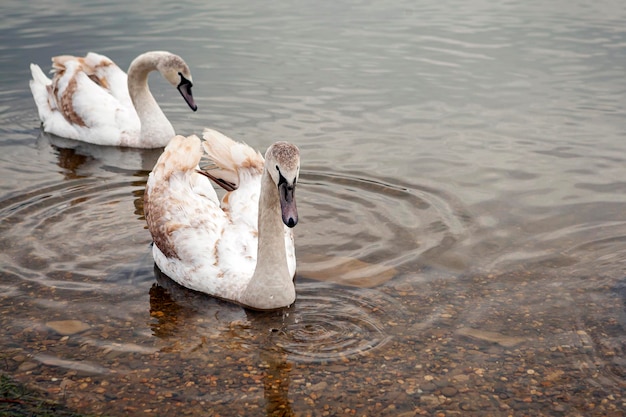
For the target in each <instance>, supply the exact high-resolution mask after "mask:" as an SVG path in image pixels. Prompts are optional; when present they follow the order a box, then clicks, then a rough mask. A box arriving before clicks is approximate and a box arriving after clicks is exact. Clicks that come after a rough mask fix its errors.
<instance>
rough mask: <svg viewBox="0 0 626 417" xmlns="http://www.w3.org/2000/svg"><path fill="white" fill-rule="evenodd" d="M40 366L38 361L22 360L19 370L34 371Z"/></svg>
mask: <svg viewBox="0 0 626 417" xmlns="http://www.w3.org/2000/svg"><path fill="white" fill-rule="evenodd" d="M38 366H39V363H37V362H22V364H20V366H19V367H18V368H17V370H18V371H19V372H28V371H32V370H33V369H35V368H36V367H38Z"/></svg>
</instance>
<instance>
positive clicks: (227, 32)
mask: <svg viewBox="0 0 626 417" xmlns="http://www.w3.org/2000/svg"><path fill="white" fill-rule="evenodd" d="M0 10H2V11H3V13H2V17H0V39H2V41H0V48H1V50H2V53H1V54H0V63H1V64H2V66H3V68H5V71H3V72H2V75H1V76H0V84H1V86H2V88H0V91H1V92H0V147H1V150H2V151H1V152H0V177H1V178H2V180H1V181H0V190H1V194H0V215H1V219H2V220H1V223H0V231H1V233H0V260H1V263H0V265H1V267H0V288H1V289H2V291H1V292H0V311H1V313H2V314H1V315H0V320H1V323H0V324H1V326H2V328H3V329H4V332H3V336H2V337H1V338H0V352H2V354H1V357H2V359H3V361H2V362H3V365H2V371H3V372H6V373H8V374H10V375H11V376H13V377H15V378H17V379H18V380H20V381H22V382H26V383H29V384H32V385H34V386H36V387H38V388H40V389H41V390H43V391H44V392H46V393H47V395H49V396H50V397H52V398H56V399H64V400H65V401H67V403H68V405H70V406H71V407H74V408H76V409H78V410H80V411H87V412H95V413H107V414H110V415H182V414H184V413H187V414H188V415H203V416H204V415H232V414H233V413H234V414H237V415H262V414H268V415H294V414H295V415H343V414H350V415H402V416H412V415H420V414H426V415H435V414H437V413H438V412H439V413H443V415H459V414H461V415H481V416H482V415H510V414H514V415H518V414H519V415H524V414H531V415H564V416H565V415H567V416H575V415H585V416H586V415H621V414H620V413H621V412H622V411H621V410H623V408H624V407H625V405H624V402H625V401H626V397H625V395H624V394H625V389H626V386H625V384H624V376H625V374H626V367H625V365H626V362H625V359H624V358H625V357H626V356H625V347H626V338H625V337H624V334H625V333H624V326H625V324H626V311H625V308H626V298H625V297H626V281H625V280H624V274H623V267H624V261H625V260H626V212H625V211H624V210H623V207H624V203H625V201H626V196H625V193H624V191H626V185H625V184H626V183H625V182H624V178H626V171H625V168H624V167H625V166H626V164H625V160H624V159H625V158H624V155H626V140H625V139H626V122H625V120H626V117H625V116H626V114H625V113H626V111H625V108H626V84H625V83H624V67H625V66H626V29H625V28H624V25H623V22H624V20H625V19H626V9H624V7H623V6H622V5H621V3H619V2H614V1H610V0H602V1H600V2H595V3H594V4H587V3H586V2H582V1H575V2H573V3H572V2H563V1H556V2H551V3H549V4H546V3H545V2H524V3H519V4H518V3H514V2H499V3H493V2H482V1H473V2H470V3H467V2H456V1H446V2H439V3H437V4H430V3H426V2H417V3H416V2H408V1H402V0H394V1H392V2H385V3H384V4H382V3H380V4H379V3H376V2H360V1H348V2H340V3H337V2H325V1H323V2H316V3H310V4H309V3H306V2H297V1H288V2H284V1H280V2H264V3H263V4H262V5H261V4H259V5H255V4H248V3H246V2H237V1H235V2H233V1H229V2H209V3H206V2H188V3H176V4H173V3H167V2H160V3H155V2H141V1H140V2H134V3H132V4H127V3H124V2H109V3H107V4H106V5H105V4H88V3H84V2H81V1H65V2H58V1H55V2H43V1H42V2H30V3H29V2H27V3H24V2H16V1H9V2H5V3H4V4H3V6H1V7H0ZM153 49H166V50H170V51H172V52H175V53H177V54H179V55H181V56H182V57H183V58H184V59H185V60H186V61H187V63H188V64H189V66H190V67H191V70H192V73H193V78H194V95H195V97H196V102H197V104H198V106H199V110H198V112H197V113H192V112H190V111H189V110H188V108H187V106H186V105H185V104H184V103H183V101H182V100H181V99H180V96H179V94H178V92H176V91H173V90H172V89H171V88H170V87H169V86H168V85H166V83H165V82H164V80H162V79H160V78H159V77H158V76H156V75H155V76H153V77H151V79H150V86H151V88H152V90H153V92H154V94H155V96H156V97H157V100H158V101H159V103H160V104H161V106H162V108H163V109H164V111H165V112H166V114H167V116H168V117H169V119H170V120H171V121H172V123H173V125H174V127H175V129H176V130H177V132H178V133H180V134H185V135H187V134H192V133H195V134H199V133H201V131H202V129H203V128H204V127H212V128H215V129H218V130H221V131H222V132H224V133H226V134H227V135H229V136H231V137H233V138H236V139H239V140H243V141H245V142H247V143H248V144H250V145H251V146H253V147H255V148H257V149H260V150H264V149H265V148H266V147H267V146H268V145H269V144H270V143H272V142H273V141H275V140H289V141H291V142H293V143H295V144H297V145H298V146H299V147H300V149H301V153H302V174H301V185H300V186H299V189H298V200H299V201H298V207H299V209H300V220H301V221H300V223H299V224H298V226H297V228H296V229H295V233H296V244H297V254H298V276H297V283H298V286H297V291H298V300H297V302H296V303H295V304H294V305H293V306H292V307H290V308H289V309H285V310H284V311H279V312H273V313H263V314H259V313H252V312H249V311H246V310H243V309H241V308H240V307H238V306H234V305H231V304H228V303H225V302H222V301H218V300H215V299H212V298H210V297H207V296H205V295H202V294H198V293H194V292H192V291H189V290H186V289H184V288H182V287H180V286H178V285H176V284H174V283H173V282H172V281H171V280H169V279H168V278H167V277H165V276H163V275H161V274H160V273H159V271H158V270H155V268H154V264H153V261H152V257H151V252H150V244H151V242H150V236H149V233H148V232H147V230H146V228H145V219H144V217H143V189H144V187H145V182H146V179H147V175H148V173H149V172H150V170H151V168H152V166H153V165H154V162H155V161H156V159H157V158H158V156H159V154H160V152H161V150H160V149H157V150H134V149H119V148H106V147H97V146H90V145H86V144H79V143H76V142H73V141H68V140H64V139H62V138H57V137H53V136H50V135H47V134H45V133H43V132H41V130H40V128H39V121H38V117H37V112H36V109H35V106H34V103H33V101H32V97H31V95H30V91H29V88H28V80H29V78H30V74H29V71H28V65H29V64H30V63H31V62H34V63H37V64H39V65H40V66H42V67H43V68H44V69H47V68H48V67H49V62H50V61H49V59H50V57H51V56H53V55H58V54H68V53H71V54H85V53H87V52H88V51H92V50H93V51H97V52H100V53H104V54H106V55H108V56H109V57H110V58H112V59H113V60H115V61H116V62H117V63H118V64H119V65H120V66H121V67H122V68H126V67H127V66H128V64H129V63H130V61H131V60H132V59H133V58H134V57H135V56H136V55H138V54H139V53H141V52H144V51H147V50H153Z"/></svg>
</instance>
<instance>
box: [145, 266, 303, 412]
mask: <svg viewBox="0 0 626 417" xmlns="http://www.w3.org/2000/svg"><path fill="white" fill-rule="evenodd" d="M154 271H155V276H156V281H157V283H155V284H154V285H153V286H152V288H150V316H151V317H152V319H153V321H152V323H151V326H150V327H151V329H152V332H153V335H154V336H156V337H158V338H159V339H161V340H162V341H164V342H165V345H164V346H163V347H162V348H161V351H162V352H168V353H178V354H180V355H182V356H185V357H188V358H199V359H201V360H203V361H204V360H206V361H207V363H209V364H210V367H209V368H208V369H209V370H210V372H211V373H212V375H210V376H209V375H206V376H205V377H204V378H202V377H200V378H199V380H205V381H209V382H214V381H215V379H214V378H215V377H220V376H225V377H227V378H229V379H235V380H238V379H241V380H244V379H245V378H246V377H252V379H253V380H254V381H262V385H263V392H264V400H265V408H266V411H267V415H281V416H291V415H293V412H292V410H291V406H290V402H289V395H288V394H289V383H290V372H291V369H292V366H293V364H292V362H291V361H290V360H289V359H288V353H287V352H286V351H285V350H284V349H283V347H282V346H281V345H280V342H279V341H278V340H277V339H276V338H275V336H276V335H277V334H279V333H281V332H284V331H285V330H284V328H285V325H286V323H287V322H288V321H289V316H290V314H289V312H290V310H292V309H293V307H292V308H289V309H284V310H281V311H279V312H258V311H250V310H246V309H244V308H242V307H240V306H238V305H235V304H232V303H229V302H225V301H221V300H218V299H215V298H213V297H210V296H207V295H205V294H201V293H197V292H195V291H192V290H189V289H186V288H184V287H182V286H180V285H178V284H177V283H175V282H174V281H172V280H171V279H170V278H168V277H167V276H166V275H164V274H163V273H161V271H160V270H159V269H158V268H157V267H156V266H155V268H154ZM238 353H239V354H240V355H237V354H238ZM251 353H253V355H251ZM237 356H240V359H239V360H234V361H233V359H232V358H235V359H236V357H237ZM244 358H246V360H243V359H244ZM229 361H230V362H231V363H230V364H229V363H228V362H229ZM242 365H244V366H242ZM221 367H224V369H221ZM204 369H206V368H204ZM197 372H198V373H202V372H203V370H202V369H197ZM243 385H244V384H243V383H240V382H238V383H236V384H235V388H234V389H233V391H236V392H234V395H238V394H241V390H240V389H238V388H241V386H243ZM204 388H208V387H204ZM214 388H215V389H216V391H217V390H218V389H219V388H216V387H214ZM224 389H225V388H224ZM212 394H215V395H217V396H218V397H219V401H225V399H227V398H230V396H229V393H227V392H212ZM207 395H208V394H207ZM248 395H249V394H248ZM207 399H208V400H210V399H209V398H207ZM230 400H232V401H236V400H237V398H230V399H229V401H230Z"/></svg>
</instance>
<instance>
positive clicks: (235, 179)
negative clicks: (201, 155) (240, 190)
mask: <svg viewBox="0 0 626 417" xmlns="http://www.w3.org/2000/svg"><path fill="white" fill-rule="evenodd" d="M203 138H204V142H202V146H203V148H204V151H205V152H206V153H207V155H208V157H209V158H210V159H211V160H213V162H215V165H217V167H218V169H215V170H212V171H211V174H212V175H213V176H215V177H217V178H219V180H221V181H223V182H226V183H230V184H232V185H234V186H235V187H236V186H237V185H238V184H239V182H240V181H239V180H240V174H242V172H244V171H248V172H252V173H254V174H261V173H262V172H263V164H264V162H265V161H264V160H263V156H261V154H260V153H259V152H257V151H255V150H254V149H252V148H251V147H250V146H248V145H246V144H245V143H241V142H235V141H234V140H232V139H231V138H229V137H228V136H226V135H224V134H222V133H220V132H218V131H217V130H213V129H205V130H204V134H203ZM217 182H218V184H220V183H219V181H217ZM220 185H221V184H220Z"/></svg>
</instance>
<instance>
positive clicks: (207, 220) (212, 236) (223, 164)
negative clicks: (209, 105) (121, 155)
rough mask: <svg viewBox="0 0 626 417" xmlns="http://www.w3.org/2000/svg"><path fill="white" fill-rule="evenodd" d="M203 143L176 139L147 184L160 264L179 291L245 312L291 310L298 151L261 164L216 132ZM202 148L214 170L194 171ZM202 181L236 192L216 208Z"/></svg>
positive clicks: (271, 152) (286, 149)
mask: <svg viewBox="0 0 626 417" xmlns="http://www.w3.org/2000/svg"><path fill="white" fill-rule="evenodd" d="M204 139H205V141H204V142H201V141H200V139H199V138H198V137H196V136H190V137H187V138H185V137H182V136H176V137H174V138H173V139H172V140H171V141H170V143H169V144H168V146H167V147H166V148H165V151H164V152H163V154H162V155H161V157H160V158H159V160H158V162H157V164H156V165H155V167H154V170H153V171H152V173H150V176H149V178H148V182H147V185H146V193H145V196H144V211H145V215H146V220H147V223H148V228H149V230H150V233H151V234H152V237H153V240H154V246H153V256H154V260H155V262H156V264H157V266H158V267H159V269H161V271H162V272H163V273H165V274H166V275H168V276H169V277H170V278H172V279H173V280H174V281H176V282H178V283H179V284H181V285H183V286H186V287H188V288H191V289H194V290H197V291H202V292H205V293H208V294H211V295H213V296H216V297H220V298H223V299H227V300H231V301H234V302H237V303H240V304H242V305H244V306H247V307H251V308H255V309H274V308H280V307H285V306H288V305H290V304H292V303H293V302H294V300H295V287H294V283H293V277H294V275H295V270H296V258H295V247H294V240H293V233H292V229H291V227H293V226H295V224H296V223H297V221H298V217H297V209H296V204H295V199H294V192H295V185H296V182H297V179H298V175H299V169H300V162H299V152H298V148H297V147H296V146H295V145H292V144H289V143H287V142H276V143H274V144H273V145H272V146H270V147H269V149H268V150H267V152H266V154H265V159H264V158H263V157H262V156H261V154H259V153H258V152H256V151H254V150H253V149H252V148H250V147H249V146H247V145H245V144H242V143H237V142H234V141H233V140H231V139H229V138H228V137H226V136H224V135H222V134H221V133H219V132H217V131H214V130H208V129H207V130H205V132H204ZM203 149H204V151H205V152H206V154H207V156H208V157H209V158H210V159H212V160H213V161H214V162H215V164H216V165H217V167H218V168H217V169H215V170H212V171H210V172H202V171H199V170H198V164H199V162H200V159H201V157H202V155H203ZM207 176H209V177H211V178H212V179H214V180H216V182H218V183H219V184H220V185H222V186H223V187H224V188H227V189H231V190H233V191H229V192H227V193H226V194H225V195H224V197H223V198H222V201H221V202H220V200H219V199H218V196H217V193H216V192H215V190H214V188H213V185H212V183H211V181H210V180H209V179H208V178H207Z"/></svg>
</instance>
